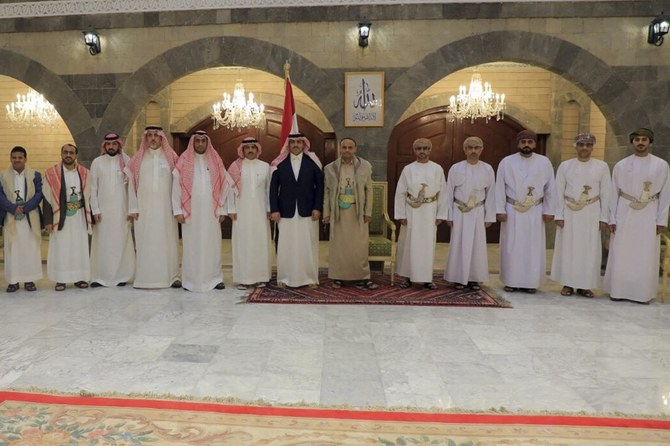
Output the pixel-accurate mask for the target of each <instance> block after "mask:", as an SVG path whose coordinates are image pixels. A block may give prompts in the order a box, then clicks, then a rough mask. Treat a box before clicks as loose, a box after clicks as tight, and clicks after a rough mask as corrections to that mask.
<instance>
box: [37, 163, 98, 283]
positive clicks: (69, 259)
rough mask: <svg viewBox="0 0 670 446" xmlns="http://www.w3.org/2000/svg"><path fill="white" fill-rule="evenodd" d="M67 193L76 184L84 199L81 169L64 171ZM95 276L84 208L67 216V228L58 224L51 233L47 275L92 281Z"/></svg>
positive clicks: (62, 279) (60, 279) (67, 280)
mask: <svg viewBox="0 0 670 446" xmlns="http://www.w3.org/2000/svg"><path fill="white" fill-rule="evenodd" d="M64 177H65V184H63V187H64V188H65V190H66V196H67V197H68V198H69V197H70V196H71V194H72V188H73V187H74V191H75V193H76V194H77V196H78V197H79V199H80V200H81V197H82V190H81V182H80V181H79V173H78V172H77V170H76V169H74V170H67V169H65V173H64ZM63 205H64V204H63ZM90 276H91V263H90V259H89V256H88V229H87V227H86V214H85V211H84V208H83V207H82V208H80V209H79V210H78V211H77V213H76V214H75V215H73V216H71V217H65V222H64V224H63V229H61V230H60V231H59V230H58V227H57V226H56V225H54V230H53V232H52V233H51V235H50V236H49V254H48V255H47V277H48V278H49V279H50V280H53V281H54V282H62V283H74V282H79V281H80V280H84V281H88V280H89V279H90Z"/></svg>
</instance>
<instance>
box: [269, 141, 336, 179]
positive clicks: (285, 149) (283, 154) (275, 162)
mask: <svg viewBox="0 0 670 446" xmlns="http://www.w3.org/2000/svg"><path fill="white" fill-rule="evenodd" d="M291 139H302V141H303V143H304V145H303V149H302V153H304V154H305V155H307V156H309V157H310V158H312V161H314V162H315V163H316V165H317V166H319V169H322V168H323V167H322V165H321V161H320V160H319V157H318V156H316V153H314V152H312V151H310V150H309V148H310V144H309V139H307V138H305V135H303V134H302V133H292V134H290V135H288V138H286V142H284V145H283V146H282V148H281V150H280V151H279V155H278V156H277V158H275V159H274V160H272V162H271V163H270V167H271V169H272V170H273V171H274V170H275V169H276V168H277V166H278V165H279V163H281V162H282V161H284V160H285V159H286V157H287V156H288V155H289V153H291V150H290V149H289V148H288V145H289V141H290V140H291Z"/></svg>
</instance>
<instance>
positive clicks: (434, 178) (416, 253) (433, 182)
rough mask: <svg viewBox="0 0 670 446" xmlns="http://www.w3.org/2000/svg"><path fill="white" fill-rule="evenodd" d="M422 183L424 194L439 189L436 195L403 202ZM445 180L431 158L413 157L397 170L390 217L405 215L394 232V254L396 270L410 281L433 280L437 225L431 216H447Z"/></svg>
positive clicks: (399, 218)
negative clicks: (417, 204) (421, 200)
mask: <svg viewBox="0 0 670 446" xmlns="http://www.w3.org/2000/svg"><path fill="white" fill-rule="evenodd" d="M423 184H425V185H426V188H425V197H432V196H434V195H435V194H437V193H439V196H438V199H437V200H435V201H433V202H431V203H423V204H422V205H421V206H420V207H418V208H413V207H411V206H410V205H409V204H408V203H407V193H410V194H412V196H413V197H417V196H418V194H419V191H420V190H421V188H422V185H423ZM446 197H447V182H446V181H445V179H444V170H443V169H442V166H440V165H439V164H436V163H434V162H432V161H428V162H427V163H419V162H418V161H415V162H413V163H411V164H408V165H407V166H405V167H404V168H403V170H402V173H401V174H400V179H399V180H398V185H397V186H396V193H395V208H394V209H395V210H394V217H395V219H396V220H401V219H407V224H406V225H401V226H400V235H399V236H398V255H397V267H396V273H397V274H398V275H400V276H403V277H407V278H409V280H411V281H412V282H421V283H428V282H432V281H433V262H434V259H435V242H436V239H437V226H436V224H435V220H447V218H448V217H449V205H448V204H447V199H446Z"/></svg>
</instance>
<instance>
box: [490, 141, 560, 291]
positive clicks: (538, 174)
mask: <svg viewBox="0 0 670 446" xmlns="http://www.w3.org/2000/svg"><path fill="white" fill-rule="evenodd" d="M531 187H532V188H533V189H532V197H533V199H534V200H537V199H539V198H543V202H542V203H541V204H538V205H536V206H533V207H531V208H530V209H529V210H528V211H526V212H519V211H517V210H516V209H514V207H513V206H512V205H511V204H509V203H507V201H506V197H510V198H512V199H514V200H517V201H518V202H524V200H525V199H526V196H527V195H528V191H529V188H531ZM553 191H554V170H553V168H552V166H551V162H550V161H549V159H548V158H547V157H545V156H543V155H539V154H537V153H534V154H533V155H532V156H531V157H529V158H524V157H523V156H521V154H519V153H515V154H513V155H509V156H506V157H505V158H503V160H502V161H501V162H500V164H499V165H498V173H497V177H496V192H495V197H496V203H497V205H496V209H497V211H496V212H497V213H499V214H507V222H503V223H502V224H501V225H500V279H501V280H502V283H503V284H505V285H506V286H510V287H515V288H538V286H539V285H540V283H541V282H542V281H543V280H544V278H545V276H546V266H547V263H546V262H547V260H546V245H547V243H546V239H545V230H544V222H543V220H542V215H553V213H554V212H553V209H552V207H553V206H552V203H553Z"/></svg>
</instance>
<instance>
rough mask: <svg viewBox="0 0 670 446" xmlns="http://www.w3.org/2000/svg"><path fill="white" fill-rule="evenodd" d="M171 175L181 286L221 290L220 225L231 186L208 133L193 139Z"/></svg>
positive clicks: (201, 133)
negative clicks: (179, 227)
mask: <svg viewBox="0 0 670 446" xmlns="http://www.w3.org/2000/svg"><path fill="white" fill-rule="evenodd" d="M172 175H173V181H172V209H173V211H174V215H175V217H176V218H177V221H178V222H179V223H181V224H182V238H183V255H182V267H181V268H182V285H183V287H184V288H185V289H187V290H189V291H197V292H203V291H210V290H212V289H214V288H216V289H217V290H222V289H224V288H225V285H224V284H223V274H222V273H221V225H220V223H221V222H222V221H223V219H224V218H225V214H226V212H225V208H224V203H225V200H226V195H227V194H228V191H229V190H230V185H229V184H228V180H229V177H228V176H227V175H226V169H225V168H224V167H223V162H222V161H221V157H220V156H219V154H218V153H217V152H216V149H215V148H214V147H213V146H212V141H211V140H210V138H209V136H207V133H206V132H204V131H202V130H199V131H196V132H195V133H194V134H193V135H192V136H191V139H190V140H189V142H188V147H187V149H186V151H185V152H184V153H182V154H181V156H180V157H179V160H178V161H177V165H176V167H175V169H174V170H173V172H172Z"/></svg>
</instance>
